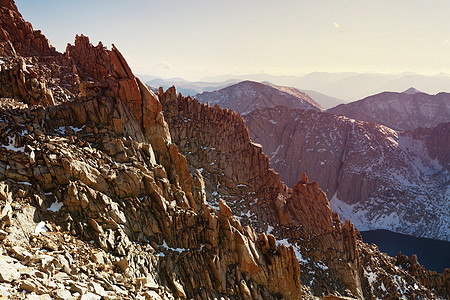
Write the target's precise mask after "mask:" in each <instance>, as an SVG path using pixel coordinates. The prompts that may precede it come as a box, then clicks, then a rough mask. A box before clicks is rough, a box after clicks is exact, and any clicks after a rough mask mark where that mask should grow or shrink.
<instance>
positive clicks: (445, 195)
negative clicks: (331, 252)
mask: <svg viewBox="0 0 450 300" xmlns="http://www.w3.org/2000/svg"><path fill="white" fill-rule="evenodd" d="M245 119H246V124H247V126H248V127H249V130H250V133H251V135H252V137H253V138H254V139H255V141H257V142H258V143H260V144H262V145H263V149H264V151H265V152H266V153H269V156H270V162H271V165H272V166H273V168H274V169H275V170H277V171H278V172H279V173H280V176H281V179H282V180H284V181H285V182H286V183H287V184H288V185H294V184H295V182H296V181H298V180H300V178H301V177H300V175H301V173H302V172H306V173H307V174H308V176H309V178H310V179H311V180H313V181H317V182H318V183H319V186H321V187H323V189H324V190H325V192H326V193H327V196H328V197H329V198H330V199H331V200H330V201H331V207H332V208H333V209H334V210H335V211H337V212H338V213H339V214H340V215H341V218H344V219H350V220H352V222H353V223H354V224H355V225H356V226H357V228H358V229H360V230H367V229H379V228H381V229H389V230H394V231H397V232H401V233H406V234H412V235H415V236H419V237H423V236H426V237H430V238H437V239H442V240H448V239H449V234H450V232H449V228H448V224H446V221H445V220H448V218H449V212H448V206H449V200H450V195H449V192H448V189H447V188H446V182H447V181H448V174H449V171H450V170H449V168H448V164H449V157H448V142H447V140H449V134H448V127H449V124H450V123H443V124H440V125H438V126H437V127H435V128H430V129H416V130H414V131H409V132H403V133H398V132H396V131H394V130H392V129H390V128H388V127H385V126H382V125H378V124H376V123H368V122H362V121H355V120H352V119H349V118H346V117H342V116H336V115H332V114H328V113H322V112H313V111H307V110H289V109H287V108H286V107H277V108H273V109H264V110H257V111H254V112H252V113H250V114H248V115H247V116H245ZM417 208H420V209H417Z"/></svg>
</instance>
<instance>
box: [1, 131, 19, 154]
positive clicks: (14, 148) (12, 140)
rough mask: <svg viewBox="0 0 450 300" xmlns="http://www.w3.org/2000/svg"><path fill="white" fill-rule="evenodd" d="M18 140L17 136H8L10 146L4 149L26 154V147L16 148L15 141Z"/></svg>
mask: <svg viewBox="0 0 450 300" xmlns="http://www.w3.org/2000/svg"><path fill="white" fill-rule="evenodd" d="M15 140H16V136H15V135H14V136H13V137H12V136H8V143H9V144H8V145H2V146H3V147H5V148H6V150H11V151H14V152H25V146H23V147H15V146H14V141H15Z"/></svg>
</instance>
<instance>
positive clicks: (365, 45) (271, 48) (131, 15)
mask: <svg viewBox="0 0 450 300" xmlns="http://www.w3.org/2000/svg"><path fill="white" fill-rule="evenodd" d="M16 4H17V6H18V8H19V11H20V12H21V13H22V15H23V17H24V18H25V19H26V20H27V21H29V22H31V23H32V24H33V26H34V28H35V29H41V30H42V32H43V33H44V34H45V35H46V36H47V38H48V39H49V40H50V42H51V43H52V45H54V46H55V47H56V48H57V49H58V50H59V51H61V52H63V51H64V50H65V46H66V44H67V43H73V40H74V36H75V35H76V34H85V35H88V36H89V37H90V39H91V42H92V43H93V44H97V43H98V41H102V42H103V44H104V45H106V46H108V47H110V45H111V43H114V44H115V45H116V46H117V47H118V49H119V50H120V51H121V52H122V54H123V55H124V56H125V58H126V59H127V61H128V62H129V64H130V66H131V67H132V69H133V71H134V72H135V73H137V74H152V75H157V76H161V77H166V78H167V77H183V78H186V79H190V80H196V79H200V78H202V77H203V76H211V75H220V74H236V75H242V74H248V73H262V72H264V73H271V74H276V75H282V74H283V75H301V74H305V73H309V72H314V71H323V72H347V71H355V72H382V73H390V72H404V71H412V72H417V73H423V74H435V73H440V72H445V73H450V18H449V14H450V1H448V0H442V1H441V0H435V1H433V0H431V1H424V0H421V1H418V0H409V1H404V0H378V1H373V0H371V1H366V0H310V1H304V0H297V1H294V0H276V1H274V0H273V1H269V0H259V1H256V0H247V1H246V0H240V1H239V0H227V1H213V0H209V1H208V0H200V1H187V0H184V1H182V0H151V1H144V0H128V1H123V0H122V1H118V0H108V1H106V0H89V1H87V0H78V1H68V0H39V1H37V0H16Z"/></svg>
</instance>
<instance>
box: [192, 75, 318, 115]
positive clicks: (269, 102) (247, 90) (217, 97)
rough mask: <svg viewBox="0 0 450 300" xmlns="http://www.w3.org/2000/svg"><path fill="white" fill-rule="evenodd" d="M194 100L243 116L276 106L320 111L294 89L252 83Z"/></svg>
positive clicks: (243, 83) (232, 86)
mask: <svg viewBox="0 0 450 300" xmlns="http://www.w3.org/2000/svg"><path fill="white" fill-rule="evenodd" d="M195 98H196V99H198V100H200V101H201V102H203V103H207V102H209V104H210V105H211V106H214V105H216V104H217V105H219V106H220V107H222V108H228V109H232V110H234V111H235V112H237V113H240V114H243V115H245V114H248V113H249V112H251V111H252V110H255V109H259V108H266V107H275V106H278V105H284V106H287V107H290V108H302V109H312V110H317V111H320V110H322V107H321V106H320V105H319V104H318V103H317V102H315V101H314V100H313V99H311V97H309V96H308V95H307V94H305V93H303V92H301V91H299V90H297V89H296V88H292V87H285V86H277V85H273V84H269V83H267V84H265V83H258V82H254V81H242V82H239V83H236V84H234V85H231V86H228V87H225V88H223V89H220V90H217V91H213V92H203V93H201V94H197V95H196V96H195Z"/></svg>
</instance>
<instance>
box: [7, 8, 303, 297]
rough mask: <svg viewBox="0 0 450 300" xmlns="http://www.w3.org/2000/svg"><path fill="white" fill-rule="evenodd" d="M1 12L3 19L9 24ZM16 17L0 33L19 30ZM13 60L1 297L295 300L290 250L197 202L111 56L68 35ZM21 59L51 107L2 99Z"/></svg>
mask: <svg viewBox="0 0 450 300" xmlns="http://www.w3.org/2000/svg"><path fill="white" fill-rule="evenodd" d="M1 4H2V6H1V9H2V19H4V15H5V14H15V13H16V10H15V7H11V5H12V4H11V2H8V3H6V4H5V3H4V2H2V3H1ZM16 17H17V18H18V21H17V20H14V22H16V21H17V22H18V24H14V23H10V24H9V25H10V26H9V27H2V28H6V30H9V31H8V33H10V32H16V31H18V32H20V31H23V30H22V28H21V27H20V24H21V22H23V20H21V18H20V15H17V16H16ZM9 22H13V21H9ZM27 28H28V27H27ZM24 30H25V29H24ZM27 30H28V29H27ZM11 44H12V46H13V47H14V48H17V49H19V48H18V47H17V45H19V44H20V42H19V41H17V40H12V42H11ZM9 46H10V44H8V45H7V46H5V47H9ZM18 52H19V51H16V53H15V54H14V53H8V54H7V55H5V54H3V55H2V56H1V59H2V75H3V76H2V78H3V79H2V93H1V94H0V96H1V97H2V98H1V109H0V130H1V133H0V136H1V142H0V143H1V147H0V151H1V155H0V170H1V172H0V187H1V188H0V196H1V197H0V201H1V204H0V205H1V206H0V208H1V215H0V220H1V221H0V227H1V234H0V236H1V239H2V244H1V249H0V251H1V253H2V255H3V256H1V262H0V263H1V264H2V268H1V271H0V279H1V282H2V283H3V284H4V285H3V286H2V291H1V292H2V293H7V294H15V293H19V292H20V291H22V290H24V291H25V292H29V293H36V294H39V295H51V296H52V297H55V298H64V299H67V298H70V297H76V296H77V295H80V294H87V295H88V296H89V295H91V296H92V294H94V296H93V297H100V296H103V297H122V296H123V295H130V294H131V295H135V296H145V297H150V298H156V299H160V298H164V299H171V298H194V297H195V298H201V299H210V298H214V297H220V296H227V297H236V298H242V299H244V298H250V297H256V298H267V299H273V298H276V297H278V296H282V297H285V298H286V299H299V298H301V290H300V287H301V286H300V281H299V264H298V260H296V259H295V253H294V251H293V249H292V248H289V247H286V246H284V245H278V246H277V245H276V244H275V243H271V244H269V243H268V241H267V240H261V239H260V238H258V237H257V236H256V234H255V233H254V231H253V229H251V228H250V227H245V228H244V227H243V226H241V224H240V222H239V220H237V219H235V218H233V217H232V214H231V210H230V208H229V207H228V206H227V205H226V204H225V203H223V202H221V203H220V209H219V210H218V211H217V212H216V211H215V210H214V209H213V208H211V207H209V206H208V205H207V204H206V203H205V201H204V196H203V195H204V194H205V192H204V190H203V189H202V186H201V184H200V185H199V183H201V181H202V180H201V176H198V175H196V176H195V180H194V177H192V175H190V174H189V173H188V169H187V164H186V160H185V158H184V157H183V156H181V155H180V154H179V153H178V150H177V147H176V146H175V145H174V144H172V143H171V137H170V133H169V131H168V127H167V124H166V123H165V121H164V117H163V115H162V113H161V104H160V103H159V101H158V99H157V97H156V96H155V95H154V94H153V93H152V92H150V91H149V90H148V89H147V88H146V87H145V86H144V85H143V84H142V83H141V82H140V81H139V80H138V79H137V78H135V77H134V75H133V74H132V72H131V70H130V68H129V67H128V65H127V64H126V62H125V60H124V59H123V57H122V55H121V54H120V53H119V51H118V50H117V49H115V48H114V47H113V49H112V50H107V49H106V48H105V47H103V46H102V45H101V44H100V45H99V46H96V47H94V46H92V45H91V44H90V43H89V40H88V39H87V38H86V37H83V36H79V37H77V38H76V40H75V45H74V46H68V48H67V51H66V53H65V55H60V54H55V56H54V57H51V58H47V57H43V56H42V55H45V53H44V54H42V53H27V55H33V56H30V57H23V56H20V55H19V54H20V53H21V52H19V54H18ZM2 53H6V51H4V52H2ZM41 54H42V55H41ZM23 60H26V61H27V66H26V69H23V70H22V72H23V73H27V72H28V73H31V70H33V72H35V73H36V74H37V75H38V76H37V77H35V78H36V79H38V80H42V82H52V84H53V86H54V87H58V88H60V90H58V91H59V95H60V96H61V97H60V98H59V99H60V100H59V101H58V103H59V105H57V106H54V105H53V103H51V102H46V98H45V97H44V96H42V95H38V96H36V98H33V101H31V100H30V99H29V98H27V97H26V95H28V93H30V92H32V88H30V87H29V86H28V85H26V84H24V85H23V86H22V90H23V91H24V93H22V92H20V91H19V92H18V91H17V90H16V89H14V88H10V89H8V90H6V91H5V92H3V87H5V86H6V85H9V86H8V87H13V86H15V85H19V84H20V83H19V84H18V83H17V82H18V80H19V79H20V80H22V78H21V75H20V72H19V73H14V71H13V72H12V73H11V72H10V70H12V69H14V68H15V66H18V65H20V63H21V61H23ZM3 65H6V66H7V68H6V69H3ZM67 66H70V67H69V68H67ZM62 69H64V72H61V73H58V71H60V70H62ZM3 71H5V72H10V73H7V74H8V75H4V74H6V73H3ZM41 73H45V76H39V74H41ZM10 74H13V76H9V75H10ZM8 78H9V81H8ZM71 79H74V81H73V83H72V85H71V86H70V87H66V85H61V86H59V83H61V82H68V80H71ZM21 82H22V83H23V82H24V81H21ZM25 82H26V79H25ZM63 86H65V88H64V89H63ZM23 95H25V96H23ZM63 95H65V96H67V98H69V97H70V101H67V98H65V97H63ZM5 97H8V98H5ZM64 100H66V101H64ZM193 183H196V184H197V185H195V186H194V185H193ZM85 241H92V243H87V242H85ZM18 247H19V248H18ZM67 249H77V250H76V251H75V252H74V253H72V254H68V253H67V252H66V254H64V252H61V251H64V250H67ZM44 250H46V251H47V252H44ZM61 253H62V254H61ZM48 279H51V281H50V282H55V284H53V285H50V284H48V282H49V280H48Z"/></svg>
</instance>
